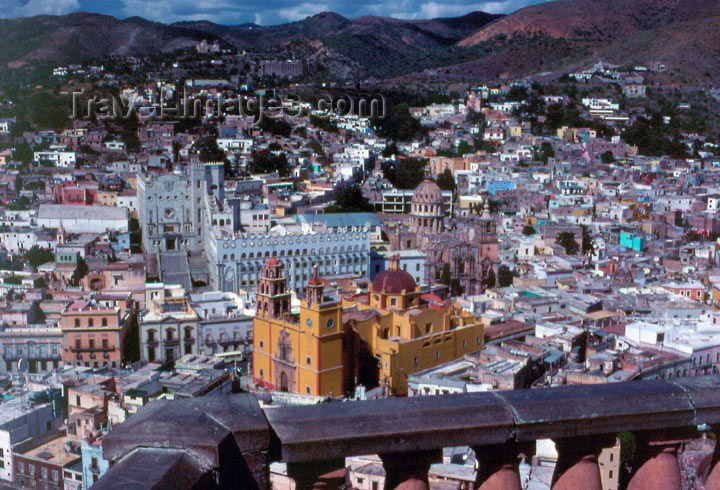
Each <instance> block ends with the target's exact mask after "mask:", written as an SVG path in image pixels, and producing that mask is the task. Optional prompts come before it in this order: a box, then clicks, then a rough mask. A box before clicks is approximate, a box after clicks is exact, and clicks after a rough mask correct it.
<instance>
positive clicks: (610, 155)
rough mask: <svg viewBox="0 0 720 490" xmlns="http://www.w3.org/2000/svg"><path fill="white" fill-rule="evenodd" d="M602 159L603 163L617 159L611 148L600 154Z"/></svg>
mask: <svg viewBox="0 0 720 490" xmlns="http://www.w3.org/2000/svg"><path fill="white" fill-rule="evenodd" d="M600 161H601V162H603V163H613V162H614V161H615V155H613V152H611V151H610V150H608V151H605V152H603V154H602V155H600Z"/></svg>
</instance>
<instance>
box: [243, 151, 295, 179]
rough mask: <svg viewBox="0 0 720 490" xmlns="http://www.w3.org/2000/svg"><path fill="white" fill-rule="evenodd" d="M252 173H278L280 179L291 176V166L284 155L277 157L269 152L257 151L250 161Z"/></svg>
mask: <svg viewBox="0 0 720 490" xmlns="http://www.w3.org/2000/svg"><path fill="white" fill-rule="evenodd" d="M249 166H250V171H251V172H252V173H258V174H269V173H273V172H277V173H278V175H280V177H287V176H288V175H290V166H289V165H288V161H287V157H286V156H285V154H284V153H280V154H279V155H276V154H274V153H270V152H268V151H255V152H253V154H252V160H251V161H250V165H249Z"/></svg>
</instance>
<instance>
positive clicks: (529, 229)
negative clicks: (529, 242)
mask: <svg viewBox="0 0 720 490" xmlns="http://www.w3.org/2000/svg"><path fill="white" fill-rule="evenodd" d="M522 232H523V235H525V236H530V235H534V234H535V228H534V227H533V225H525V226H523V229H522Z"/></svg>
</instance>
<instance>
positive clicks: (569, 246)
mask: <svg viewBox="0 0 720 490" xmlns="http://www.w3.org/2000/svg"><path fill="white" fill-rule="evenodd" d="M557 242H558V243H559V244H560V245H561V246H562V247H563V248H564V249H565V253H566V254H568V255H575V254H577V253H578V252H579V251H580V245H578V243H577V242H576V241H575V234H574V233H573V232H571V231H563V232H561V233H558V236H557Z"/></svg>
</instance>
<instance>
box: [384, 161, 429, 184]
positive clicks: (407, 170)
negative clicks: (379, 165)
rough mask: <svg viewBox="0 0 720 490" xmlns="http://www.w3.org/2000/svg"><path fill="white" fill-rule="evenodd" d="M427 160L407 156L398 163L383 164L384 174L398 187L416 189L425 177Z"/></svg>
mask: <svg viewBox="0 0 720 490" xmlns="http://www.w3.org/2000/svg"><path fill="white" fill-rule="evenodd" d="M425 165H427V160H425V159H421V158H405V159H403V160H400V163H399V164H397V165H392V164H385V165H383V176H384V177H385V178H386V179H388V180H389V181H390V182H391V183H392V185H394V186H395V187H397V188H398V189H414V188H416V187H417V186H418V184H420V182H422V180H423V179H424V178H425Z"/></svg>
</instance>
